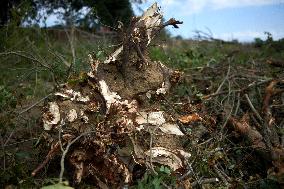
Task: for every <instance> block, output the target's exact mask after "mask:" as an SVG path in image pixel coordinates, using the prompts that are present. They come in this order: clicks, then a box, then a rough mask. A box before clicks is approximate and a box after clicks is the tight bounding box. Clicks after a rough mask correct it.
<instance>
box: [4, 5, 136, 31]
mask: <svg viewBox="0 0 284 189" xmlns="http://www.w3.org/2000/svg"><path fill="white" fill-rule="evenodd" d="M132 2H135V3H141V0H133V1H131V0H1V1H0V27H2V26H5V25H7V24H11V23H13V24H16V25H18V26H20V25H23V24H25V25H39V23H45V21H46V19H47V17H48V16H49V15H52V14H53V15H57V16H58V17H59V19H61V20H62V21H64V22H63V23H64V25H66V26H69V25H76V26H80V27H85V28H92V27H95V26H97V25H98V23H103V24H105V25H108V26H111V27H115V26H116V24H117V22H118V21H121V22H123V23H124V24H126V25H127V24H128V23H129V22H130V19H131V17H132V16H133V15H134V13H133V10H132V7H131V3H132Z"/></svg>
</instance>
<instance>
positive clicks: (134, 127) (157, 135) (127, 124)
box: [32, 4, 190, 188]
mask: <svg viewBox="0 0 284 189" xmlns="http://www.w3.org/2000/svg"><path fill="white" fill-rule="evenodd" d="M181 23H182V22H179V21H176V20H174V19H170V20H169V21H168V22H166V23H162V15H161V13H160V12H159V8H158V7H157V4H154V5H152V6H151V7H150V8H149V9H148V10H147V11H146V12H145V13H144V14H143V15H142V16H141V17H135V18H133V19H132V21H131V23H130V26H129V28H126V29H122V28H121V33H122V46H120V47H119V48H117V49H116V50H115V51H114V52H113V53H112V54H110V55H109V57H108V58H107V59H106V60H105V61H104V62H100V61H99V60H97V59H94V58H93V57H92V56H90V57H89V58H90V64H91V67H92V70H91V71H90V72H89V73H86V74H85V75H83V76H82V78H79V79H78V82H74V81H73V82H72V83H66V84H64V85H63V86H62V88H60V89H59V90H58V91H57V92H56V93H55V94H54V97H53V98H52V100H51V101H50V102H48V105H47V106H46V108H45V110H44V113H43V126H44V129H45V130H46V132H45V134H44V137H45V140H46V141H47V142H48V145H49V146H50V151H49V153H48V155H47V156H46V159H45V161H44V162H43V163H42V164H41V165H39V167H38V168H37V169H35V170H34V172H33V173H32V175H36V174H37V172H39V171H40V170H41V169H42V168H43V167H44V166H45V165H46V164H47V163H48V162H49V161H50V160H51V159H53V158H54V157H55V156H56V155H62V158H61V172H60V182H62V177H63V173H64V170H65V166H68V168H69V169H71V170H72V172H73V179H72V180H73V182H74V183H75V184H78V183H80V182H81V181H82V179H85V178H89V179H90V180H92V181H94V182H95V183H96V185H97V186H98V187H100V188H107V187H111V188H113V187H114V188H117V187H122V186H123V185H125V184H131V183H133V181H135V180H136V179H139V178H141V176H142V175H143V174H144V172H145V170H146V169H150V170H152V171H153V172H155V168H154V167H155V166H156V165H166V166H169V167H170V168H171V169H172V170H173V171H175V172H176V173H183V172H184V171H185V166H186V165H187V160H188V158H189V157H190V154H189V153H188V152H185V151H184V149H183V148H182V145H181V142H180V141H181V140H182V138H183V137H184V136H185V134H184V133H183V132H182V131H181V130H180V129H179V126H178V125H177V124H176V122H175V120H174V119H173V118H171V116H169V115H167V114H166V113H165V112H163V111H161V110H160V109H159V106H156V107H153V106H152V107H147V106H146V105H145V104H144V103H143V101H144V100H145V99H146V98H153V97H155V96H159V95H165V94H166V93H167V92H168V90H169V89H170V87H171V84H172V83H173V82H176V81H177V80H178V77H179V76H180V74H179V72H175V71H173V70H171V69H169V68H167V67H166V66H165V65H163V64H162V63H161V62H154V61H151V59H150V58H149V56H148V52H147V48H148V45H149V44H150V42H151V40H152V39H153V38H154V37H155V35H156V34H157V33H158V32H159V31H160V30H161V29H163V28H164V27H166V26H168V25H172V26H174V27H176V28H177V24H181ZM154 139H155V142H153V140H154Z"/></svg>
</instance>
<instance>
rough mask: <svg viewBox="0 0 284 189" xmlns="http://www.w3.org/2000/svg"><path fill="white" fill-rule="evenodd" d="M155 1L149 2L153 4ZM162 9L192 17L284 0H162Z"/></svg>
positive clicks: (271, 3)
mask: <svg viewBox="0 0 284 189" xmlns="http://www.w3.org/2000/svg"><path fill="white" fill-rule="evenodd" d="M153 2H155V0H149V1H148V3H153ZM158 2H159V4H160V5H161V6H162V8H163V9H164V10H165V11H167V10H177V13H179V14H183V15H190V14H196V13H199V12H201V11H203V10H205V9H211V10H212V9H213V10H217V9H226V8H237V7H247V6H263V5H273V4H283V3H284V0H160V1H158Z"/></svg>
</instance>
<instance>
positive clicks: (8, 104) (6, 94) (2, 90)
mask: <svg viewBox="0 0 284 189" xmlns="http://www.w3.org/2000/svg"><path fill="white" fill-rule="evenodd" d="M15 107H16V99H15V97H14V96H13V94H12V93H11V92H10V91H8V90H7V88H6V87H5V86H3V85H0V112H2V111H3V110H7V109H10V108H15Z"/></svg>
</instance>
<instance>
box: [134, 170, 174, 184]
mask: <svg viewBox="0 0 284 189" xmlns="http://www.w3.org/2000/svg"><path fill="white" fill-rule="evenodd" d="M163 184H164V185H167V186H169V187H171V186H172V187H174V186H175V185H176V179H175V177H174V176H172V175H171V170H170V169H169V168H168V167H166V166H161V167H160V168H159V169H158V170H157V174H154V173H145V175H144V177H143V179H142V180H140V181H138V185H137V186H135V187H133V188H137V189H145V188H149V189H161V188H163Z"/></svg>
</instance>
